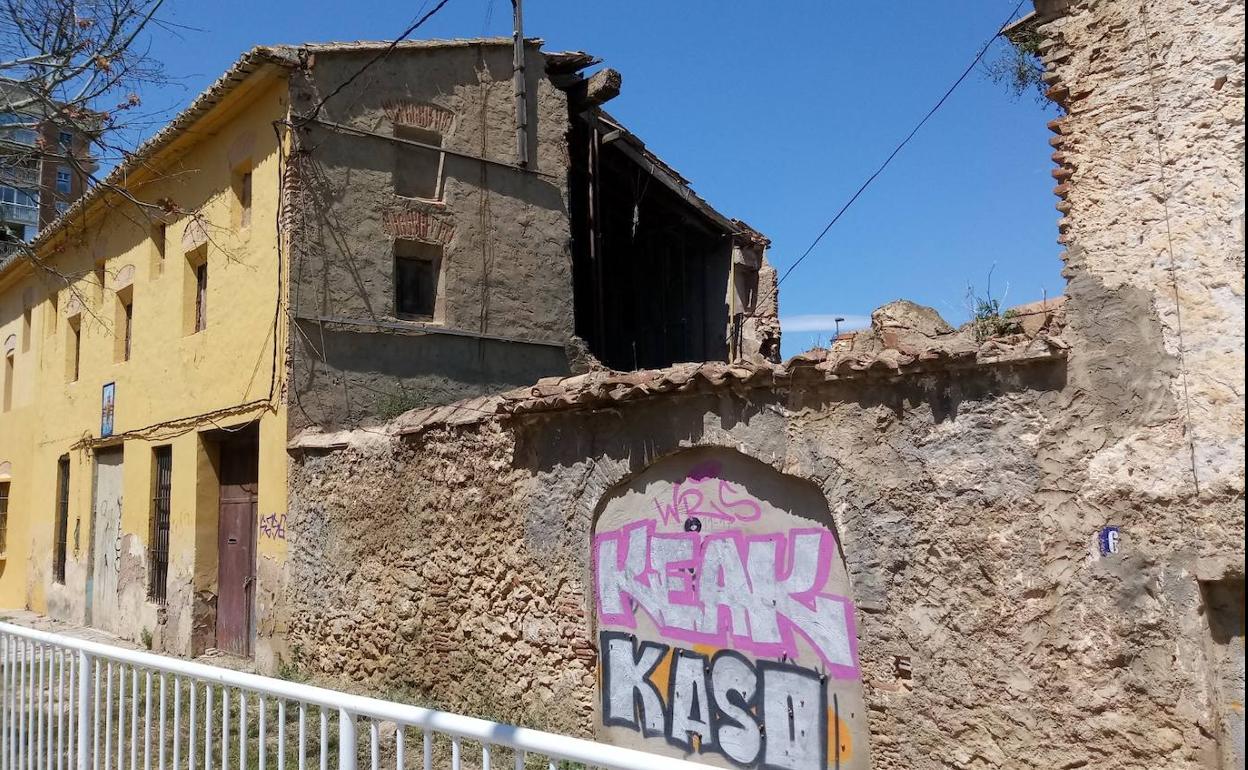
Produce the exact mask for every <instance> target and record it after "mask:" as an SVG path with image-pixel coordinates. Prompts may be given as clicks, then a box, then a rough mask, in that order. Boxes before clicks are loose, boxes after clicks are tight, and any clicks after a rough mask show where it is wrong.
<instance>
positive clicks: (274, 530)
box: [260, 513, 286, 540]
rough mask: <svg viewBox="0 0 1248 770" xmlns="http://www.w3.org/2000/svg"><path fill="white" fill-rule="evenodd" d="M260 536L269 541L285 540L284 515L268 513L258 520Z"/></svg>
mask: <svg viewBox="0 0 1248 770" xmlns="http://www.w3.org/2000/svg"><path fill="white" fill-rule="evenodd" d="M260 534H262V535H264V536H265V537H267V538H269V539H271V540H285V539H286V514H284V513H283V514H281V515H280V516H279V515H278V514H276V513H270V514H269V515H268V516H264V517H262V518H261V519H260Z"/></svg>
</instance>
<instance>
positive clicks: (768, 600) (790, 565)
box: [593, 521, 858, 679]
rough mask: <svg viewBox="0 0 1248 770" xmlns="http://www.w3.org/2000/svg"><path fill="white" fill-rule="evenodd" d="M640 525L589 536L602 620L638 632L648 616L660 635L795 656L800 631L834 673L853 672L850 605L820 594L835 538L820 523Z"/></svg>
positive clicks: (843, 675)
mask: <svg viewBox="0 0 1248 770" xmlns="http://www.w3.org/2000/svg"><path fill="white" fill-rule="evenodd" d="M655 527H656V524H655V522H654V521H639V522H634V523H633V524H629V525H627V526H624V527H622V528H620V529H618V530H615V531H612V532H606V533H602V534H599V535H598V536H597V537H595V539H594V544H593V551H594V554H593V555H594V576H595V582H596V586H595V588H596V591H597V597H598V608H599V617H600V619H601V621H602V622H603V623H604V624H607V625H615V626H620V627H624V628H630V629H632V628H636V627H637V617H636V612H637V610H638V609H640V610H641V611H642V612H644V613H646V615H648V616H649V617H650V618H651V619H652V620H653V622H654V624H655V625H656V626H657V627H658V630H659V633H660V634H661V635H662V636H663V637H664V638H667V639H673V640H679V641H683V642H688V643H690V644H711V645H717V646H721V647H723V646H729V645H731V646H732V647H734V648H735V649H739V650H745V651H748V652H751V653H753V654H755V655H757V656H759V657H778V656H781V655H784V656H787V657H789V658H797V656H798V654H799V650H798V647H797V637H798V636H801V637H802V638H804V639H805V640H806V641H807V642H808V643H809V644H810V646H811V647H812V648H813V649H814V650H815V651H816V652H817V653H818V654H819V656H820V657H821V658H822V659H823V661H824V663H825V664H826V666H827V668H828V671H829V673H830V674H831V675H833V676H836V677H838V678H846V679H853V678H857V676H858V663H857V661H858V653H857V635H856V634H855V632H854V625H853V623H854V620H853V606H852V604H851V603H850V601H849V600H848V599H847V598H845V597H842V596H835V595H832V594H827V593H823V591H822V589H823V586H824V584H825V583H826V582H827V579H828V575H829V574H830V571H831V565H832V563H833V560H834V559H835V558H836V540H835V538H834V537H833V535H832V533H831V532H829V531H828V530H826V529H823V528H809V529H791V530H789V531H788V532H787V533H774V534H765V535H747V534H745V533H742V532H739V531H731V532H719V533H715V534H710V535H703V534H702V533H700V532H680V533H671V534H669V533H659V532H656V530H655Z"/></svg>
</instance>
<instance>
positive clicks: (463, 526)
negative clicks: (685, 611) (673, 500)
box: [288, 359, 1089, 768]
mask: <svg viewBox="0 0 1248 770" xmlns="http://www.w3.org/2000/svg"><path fill="white" fill-rule="evenodd" d="M1063 381H1064V373H1063V365H1062V364H1061V361H1060V359H1046V360H1044V361H1042V362H1037V363H1030V364H1027V363H1024V364H1019V365H1017V366H1011V365H1003V366H1000V367H995V368H994V367H983V368H980V369H974V370H970V371H968V372H963V373H962V374H960V375H951V374H939V373H938V374H931V375H916V376H912V377H908V378H902V379H899V380H894V381H890V380H888V379H875V378H871V379H864V380H861V381H857V382H854V381H847V382H844V383H840V384H836V383H830V384H822V385H818V386H813V387H810V388H804V387H797V388H794V389H793V390H791V391H789V392H787V393H785V392H781V391H779V390H771V389H755V390H749V391H740V392H733V391H731V390H725V391H723V392H717V393H705V394H698V395H687V396H673V397H670V398H664V399H652V400H649V401H638V402H636V403H631V404H625V405H622V406H621V407H620V408H618V409H603V410H588V411H570V412H555V413H551V414H547V415H535V416H530V417H523V418H516V419H514V420H511V421H507V422H499V421H497V420H483V421H478V422H477V423H476V424H475V425H471V426H468V427H434V428H431V429H429V430H428V431H426V432H424V433H422V434H420V435H419V436H417V437H414V438H403V437H398V436H387V435H381V434H377V433H367V432H363V431H356V432H353V433H352V434H350V439H349V444H348V445H346V446H343V447H340V448H337V449H333V450H328V451H312V450H308V451H305V452H303V453H301V454H299V455H298V460H297V461H296V462H295V463H294V464H293V467H292V473H293V477H292V488H293V489H294V490H295V494H294V495H293V496H292V500H291V511H292V516H291V521H290V528H289V535H288V537H289V538H290V542H291V558H290V562H289V567H290V570H291V577H290V581H289V585H290V586H291V587H292V593H291V596H290V602H291V610H292V623H291V635H290V647H291V649H292V650H293V651H294V654H295V660H294V663H295V664H296V665H298V666H299V667H301V668H302V669H304V670H305V671H307V672H309V673H310V674H312V675H314V676H316V677H318V678H319V677H324V678H328V679H334V678H335V677H340V678H343V679H347V680H352V681H355V682H357V683H362V684H365V685H369V686H372V687H374V688H382V689H383V690H384V689H386V688H389V687H391V686H392V685H393V684H395V683H397V686H398V688H399V690H400V691H401V692H402V693H406V694H408V695H414V696H415V697H417V698H419V699H428V700H433V701H434V702H437V703H440V704H442V705H445V706H447V707H451V708H460V709H476V710H477V711H478V713H484V714H487V715H489V714H491V713H494V714H497V713H504V714H507V715H508V716H509V718H511V719H514V720H520V721H527V722H528V723H530V724H536V725H540V726H555V727H559V728H562V729H570V730H574V731H576V732H578V733H580V734H584V735H592V734H595V732H596V731H597V730H599V729H600V726H599V720H598V716H597V713H598V712H597V710H596V709H597V708H598V693H597V689H596V688H597V679H596V677H597V670H596V660H597V653H598V650H597V630H598V629H597V624H596V622H595V620H594V618H595V607H594V601H593V599H592V580H591V568H590V565H591V545H590V539H591V532H592V531H593V526H594V519H595V515H596V512H597V510H598V506H599V504H600V502H601V501H602V500H603V499H604V497H606V496H607V495H608V493H609V492H610V490H612V489H613V488H614V487H615V486H616V485H617V484H620V483H621V482H625V481H627V480H629V479H631V478H633V477H635V476H636V475H637V474H640V473H641V472H642V471H644V470H645V469H646V468H648V467H650V466H651V465H652V464H653V463H654V462H655V461H657V460H659V459H661V458H664V457H669V456H671V455H673V454H675V453H677V452H680V451H682V450H684V449H687V448H690V447H697V446H710V447H721V448H723V449H724V450H725V451H730V452H734V453H741V454H744V455H746V456H748V457H751V458H753V459H754V460H757V461H760V462H761V463H763V464H765V465H767V466H770V469H774V470H775V471H779V472H781V473H784V474H787V475H789V476H791V477H793V478H794V479H795V480H800V481H801V483H802V484H813V485H814V487H815V488H817V489H818V490H819V491H820V492H822V494H823V496H824V497H825V498H826V501H827V504H828V509H829V510H830V511H831V515H832V520H833V522H834V524H835V530H836V533H837V536H838V539H839V542H840V545H841V548H842V549H843V553H844V560H845V565H846V568H847V571H848V574H849V578H850V582H851V593H852V596H851V597H849V598H850V599H851V601H852V602H853V604H854V606H856V608H857V609H856V617H855V621H856V625H857V632H858V650H857V654H858V657H859V678H860V681H861V685H862V690H863V693H864V697H865V700H866V703H867V708H868V714H867V717H868V720H869V725H870V738H869V742H864V743H869V746H867V745H863V744H862V743H857V744H856V745H855V747H854V749H855V750H856V751H858V752H860V753H859V756H860V757H864V758H865V757H867V756H869V758H870V764H869V766H871V767H886V768H918V767H934V766H939V765H938V764H937V765H933V764H931V762H932V758H933V757H942V758H946V759H947V760H948V761H949V762H951V763H953V762H955V761H960V762H963V763H970V762H971V760H972V757H975V756H979V757H982V758H985V759H986V760H987V761H989V762H990V764H991V765H992V766H1006V765H1008V763H1009V762H1010V761H1011V757H1016V756H1024V755H1032V756H1034V757H1035V760H1036V764H1034V765H1028V766H1035V767H1054V766H1061V763H1062V762H1063V761H1065V759H1067V758H1068V757H1069V756H1070V751H1069V748H1068V747H1066V746H1061V745H1055V744H1054V743H1053V742H1052V741H1051V740H1050V738H1049V737H1048V736H1051V735H1053V734H1054V733H1057V732H1061V731H1062V730H1064V729H1073V728H1074V724H1073V723H1075V722H1077V721H1079V719H1081V717H1077V715H1076V714H1075V712H1074V711H1073V710H1071V711H1064V710H1062V709H1058V708H1055V706H1054V704H1055V703H1056V702H1060V701H1061V700H1062V699H1063V698H1064V697H1065V696H1064V695H1063V694H1062V693H1060V692H1054V691H1051V690H1050V689H1049V685H1048V681H1047V678H1048V676H1049V675H1051V673H1052V672H1053V670H1054V669H1057V668H1060V667H1061V666H1062V665H1063V663H1062V662H1061V660H1059V659H1058V658H1059V657H1060V656H1056V655H1054V656H1052V657H1051V656H1049V655H1046V654H1043V653H1040V652H1039V650H1042V649H1044V648H1045V647H1046V643H1045V639H1046V637H1047V636H1049V635H1050V634H1052V633H1055V631H1054V630H1053V629H1054V628H1057V629H1061V628H1062V627H1063V625H1065V626H1069V625H1070V623H1071V620H1070V616H1066V615H1065V612H1063V611H1062V610H1061V609H1060V608H1062V607H1066V608H1067V611H1068V612H1069V613H1071V614H1072V615H1077V614H1078V613H1079V612H1080V611H1081V610H1080V602H1079V601H1078V600H1077V596H1078V595H1079V592H1080V587H1078V586H1075V585H1064V584H1063V582H1062V581H1063V578H1065V577H1067V576H1065V575H1063V574H1058V573H1054V572H1052V571H1051V569H1050V565H1049V563H1048V561H1047V560H1046V558H1045V554H1046V552H1047V551H1048V550H1049V549H1050V548H1052V540H1053V539H1054V538H1055V537H1057V536H1058V535H1043V536H1041V535H1039V534H1038V533H1037V527H1038V525H1039V523H1040V521H1041V519H1040V517H1041V516H1042V515H1043V504H1042V502H1040V498H1041V496H1042V491H1043V490H1044V489H1045V488H1046V487H1049V486H1051V485H1053V484H1055V483H1056V479H1054V478H1053V477H1052V475H1051V473H1046V472H1045V470H1044V469H1043V467H1042V465H1041V457H1042V455H1043V454H1044V453H1045V452H1047V451H1051V447H1052V445H1053V444H1054V442H1055V441H1057V440H1058V439H1057V437H1055V435H1054V433H1053V422H1054V420H1055V419H1058V417H1059V416H1058V415H1056V414H1055V408H1056V405H1057V403H1058V402H1059V401H1060V399H1061V398H1062V393H1061V387H1062V384H1063ZM770 469H769V470H770ZM745 481H746V482H747V483H748V482H749V481H750V480H749V479H746V480H745ZM1069 537H1070V539H1071V541H1072V542H1073V543H1074V545H1072V546H1071V547H1077V548H1080V549H1083V550H1085V551H1086V545H1087V538H1085V537H1084V534H1083V533H1072V534H1071V535H1070V536H1069ZM1085 555H1086V554H1085ZM1073 571H1075V572H1079V571H1080V570H1073ZM1082 571H1083V572H1084V573H1086V572H1088V571H1089V568H1088V567H1085V568H1084V569H1083V570H1082ZM1055 615H1056V617H1055ZM1050 624H1051V625H1050ZM1033 657H1034V658H1036V659H1037V661H1036V666H1035V668H1033V666H1032V665H1023V666H1021V667H1020V663H1019V662H1020V660H1027V659H1029V658H1033ZM500 710H501V712H500ZM1023 726H1025V729H1024V727H1023ZM868 752H869V753H868ZM958 758H960V759H958ZM846 766H849V765H846ZM864 766H868V765H864ZM966 766H971V765H970V764H966Z"/></svg>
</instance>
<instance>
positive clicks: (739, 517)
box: [654, 466, 763, 524]
mask: <svg viewBox="0 0 1248 770" xmlns="http://www.w3.org/2000/svg"><path fill="white" fill-rule="evenodd" d="M700 467H701V466H699V468H700ZM699 468H695V469H694V470H692V471H690V472H689V473H690V475H689V477H688V478H687V479H685V480H683V481H681V482H678V483H677V484H675V485H673V486H672V499H671V502H664V501H660V500H657V499H656V500H654V508H655V510H656V511H657V512H658V518H659V521H661V522H663V523H664V524H671V523H679V522H680V520H681V519H682V518H684V519H688V518H690V517H697V518H700V519H714V520H716V521H724V522H728V523H732V522H747V521H757V520H758V519H759V518H760V517H762V515H763V509H762V506H760V505H759V504H758V501H756V500H754V499H752V498H750V497H749V496H748V495H742V494H740V493H738V492H737V489H736V488H735V487H734V486H733V485H732V484H729V483H728V482H727V481H724V480H723V479H720V478H717V477H715V476H710V475H699V476H697V477H695V476H694V475H693V474H694V473H704V472H706V470H709V469H706V470H699Z"/></svg>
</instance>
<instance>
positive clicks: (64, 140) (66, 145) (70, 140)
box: [57, 131, 74, 152]
mask: <svg viewBox="0 0 1248 770" xmlns="http://www.w3.org/2000/svg"><path fill="white" fill-rule="evenodd" d="M57 142H59V143H60V145H61V149H62V150H65V151H66V152H68V151H69V150H72V149H73V147H74V135H73V134H72V133H70V132H69V131H62V132H60V133H59V134H57Z"/></svg>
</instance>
